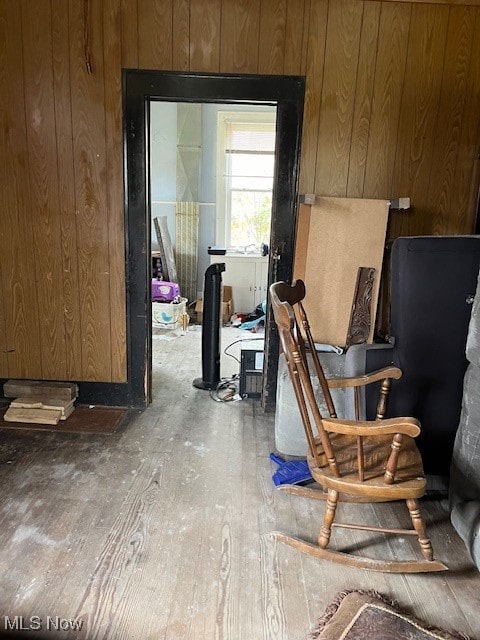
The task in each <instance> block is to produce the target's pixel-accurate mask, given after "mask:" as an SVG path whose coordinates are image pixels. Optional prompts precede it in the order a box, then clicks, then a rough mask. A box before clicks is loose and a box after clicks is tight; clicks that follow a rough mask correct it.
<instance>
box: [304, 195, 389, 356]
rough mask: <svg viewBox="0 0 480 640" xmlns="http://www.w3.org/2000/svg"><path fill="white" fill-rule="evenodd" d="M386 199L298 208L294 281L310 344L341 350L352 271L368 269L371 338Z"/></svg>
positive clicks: (330, 200)
mask: <svg viewBox="0 0 480 640" xmlns="http://www.w3.org/2000/svg"><path fill="white" fill-rule="evenodd" d="M388 210H389V201H388V200H364V199H356V198H324V197H317V198H316V201H315V204H314V205H304V204H302V205H300V210H299V220H298V228H297V246H296V252H295V271H294V275H295V278H301V279H302V280H304V282H305V286H306V289H307V297H306V300H305V308H306V311H307V314H308V317H309V320H310V324H311V328H312V333H313V337H314V340H315V342H320V343H322V344H333V345H339V346H345V343H346V340H347V332H348V324H349V321H350V314H351V311H352V302H353V297H354V292H355V284H356V279H357V271H358V268H359V267H373V268H374V269H375V270H376V271H375V281H374V286H373V293H372V307H371V317H372V328H371V331H370V336H369V340H368V342H372V340H373V332H374V323H375V315H376V309H377V302H378V292H379V285H380V276H381V271H382V261H383V253H384V247H385V235H386V229H387V220H388Z"/></svg>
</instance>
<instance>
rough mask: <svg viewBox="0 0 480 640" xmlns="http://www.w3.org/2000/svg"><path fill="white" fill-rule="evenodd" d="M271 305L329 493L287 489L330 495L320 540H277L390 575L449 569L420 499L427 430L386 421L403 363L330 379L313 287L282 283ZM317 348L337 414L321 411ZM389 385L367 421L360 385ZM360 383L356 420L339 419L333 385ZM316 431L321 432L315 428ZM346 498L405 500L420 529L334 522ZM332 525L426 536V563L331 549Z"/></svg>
mask: <svg viewBox="0 0 480 640" xmlns="http://www.w3.org/2000/svg"><path fill="white" fill-rule="evenodd" d="M270 296H271V303H272V308H273V313H274V316H275V321H276V324H277V326H278V330H279V334H280V340H281V344H282V348H283V351H284V353H285V358H286V362H287V366H288V371H289V374H290V378H291V380H292V384H293V389H294V392H295V397H296V400H297V403H298V407H299V410H300V415H301V418H302V422H303V426H304V429H305V434H306V437H307V443H308V454H307V460H308V464H309V467H310V471H311V474H312V476H313V478H314V479H315V480H316V482H318V483H319V484H320V485H321V486H322V488H323V491H319V490H315V489H310V488H307V487H299V486H293V485H292V486H286V485H284V486H282V489H283V490H286V491H288V492H290V493H294V494H296V495H301V496H305V497H310V498H315V499H320V500H322V499H324V500H326V509H325V515H324V520H323V525H322V527H321V529H320V533H319V536H318V545H315V544H311V543H309V542H305V541H303V540H299V539H297V538H292V537H290V536H287V535H284V534H282V533H278V532H275V533H273V534H272V535H273V537H274V539H276V540H279V541H281V542H284V543H286V544H288V545H290V546H292V547H294V548H296V549H298V550H300V551H302V552H304V553H307V554H309V555H312V556H316V557H319V558H325V559H328V560H333V561H335V562H339V563H342V564H346V565H350V566H354V567H359V568H364V569H371V570H374V571H384V572H390V573H416V572H428V571H444V570H446V569H447V567H446V566H445V565H444V564H442V563H441V562H438V561H435V560H434V559H433V550H432V545H431V542H430V540H429V538H428V537H427V533H426V529H425V524H424V521H423V518H422V515H421V513H420V508H419V504H418V498H420V497H421V496H422V495H424V493H425V485H426V480H425V476H424V473H423V465H422V459H421V456H420V453H419V451H418V449H417V447H416V444H415V441H414V438H415V437H416V436H417V435H418V434H419V433H420V425H419V423H418V421H417V420H415V418H391V419H384V417H385V413H386V407H387V400H388V393H389V389H390V384H391V380H392V379H398V378H400V377H401V375H402V372H401V371H400V369H397V368H396V367H387V368H385V369H381V370H380V371H376V372H374V373H371V374H368V375H364V376H360V377H356V378H343V379H339V378H335V379H332V380H327V379H326V378H325V375H324V372H323V369H322V366H321V364H320V360H319V358H318V355H317V351H316V349H315V344H314V341H313V338H312V335H311V332H310V327H309V324H308V319H307V315H306V313H305V309H304V307H303V304H302V300H303V299H304V298H305V285H304V283H303V282H302V281H301V280H297V281H296V282H294V283H293V285H292V286H290V285H288V284H286V283H285V282H276V283H274V284H272V285H271V287H270ZM307 349H308V351H309V352H310V353H311V357H312V360H313V365H314V369H315V373H316V375H317V376H318V380H319V383H320V388H321V391H322V394H323V396H324V400H325V405H326V407H327V410H328V413H329V417H328V418H324V417H323V416H322V415H321V413H320V410H319V408H318V404H317V401H316V398H315V393H314V389H313V386H312V381H311V377H310V371H309V366H308V361H307ZM373 382H381V388H380V399H379V402H378V406H377V415H376V420H372V421H361V420H359V404H360V403H359V388H360V387H362V386H364V385H367V384H370V383H373ZM335 387H336V388H339V387H350V388H353V393H354V402H355V416H356V420H343V419H339V418H337V415H336V413H335V407H334V404H333V401H332V397H331V394H330V389H331V388H335ZM314 428H315V429H316V433H314ZM339 499H340V500H342V501H346V502H363V503H372V502H392V501H396V500H405V501H406V505H407V508H408V511H409V513H410V518H411V520H412V524H413V529H386V528H381V527H371V526H367V525H363V524H347V523H345V524H340V523H336V522H334V520H335V512H336V507H337V503H338V500H339ZM332 526H336V527H344V528H347V529H361V530H366V531H376V532H382V533H392V534H397V535H414V536H417V537H418V541H419V544H420V550H421V553H422V555H423V557H424V560H400V561H394V560H391V561H390V560H385V561H383V560H376V559H370V558H366V557H360V556H355V555H353V554H349V553H342V552H340V551H334V550H331V549H327V546H328V544H329V542H330V534H331V529H332Z"/></svg>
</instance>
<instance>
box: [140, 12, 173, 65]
mask: <svg viewBox="0 0 480 640" xmlns="http://www.w3.org/2000/svg"><path fill="white" fill-rule="evenodd" d="M137 1H138V32H139V34H140V36H139V38H138V64H139V67H140V68H141V69H164V70H166V71H170V70H171V69H172V62H173V59H172V49H173V47H172V43H173V9H172V1H173V0H137Z"/></svg>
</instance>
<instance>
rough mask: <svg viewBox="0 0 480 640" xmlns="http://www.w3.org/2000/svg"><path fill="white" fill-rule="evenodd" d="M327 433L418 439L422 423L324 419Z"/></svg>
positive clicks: (388, 420)
mask: <svg viewBox="0 0 480 640" xmlns="http://www.w3.org/2000/svg"><path fill="white" fill-rule="evenodd" d="M322 425H323V427H324V429H325V431H329V432H333V433H344V434H346V435H351V436H376V435H387V434H392V435H395V434H397V433H399V434H400V433H401V434H403V435H406V436H410V437H411V438H416V437H417V436H418V434H419V433H420V422H419V421H418V420H417V419H416V418H389V419H387V420H343V419H342V418H324V419H323V420H322Z"/></svg>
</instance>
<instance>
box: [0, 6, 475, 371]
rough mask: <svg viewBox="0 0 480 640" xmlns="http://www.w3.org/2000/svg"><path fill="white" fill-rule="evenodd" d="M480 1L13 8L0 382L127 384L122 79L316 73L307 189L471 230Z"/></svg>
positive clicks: (409, 220) (305, 163)
mask: <svg viewBox="0 0 480 640" xmlns="http://www.w3.org/2000/svg"><path fill="white" fill-rule="evenodd" d="M479 5H480V0H465V1H464V2H460V1H458V0H456V1H452V2H446V1H440V0H438V1H436V2H434V1H428V2H420V1H418V0H415V1H411V2H405V1H397V2H391V1H387V0H385V1H369V0H366V1H362V0H35V2H31V0H21V1H20V0H0V95H1V96H2V100H1V104H0V118H1V120H0V135H1V140H0V216H1V225H0V376H1V377H18V378H28V377H32V378H39V379H41V378H44V379H60V380H89V381H104V382H122V381H125V379H126V329H125V327H126V322H125V293H124V291H125V273H124V251H125V243H124V230H123V229H124V226H123V216H124V211H123V176H122V115H121V114H122V103H121V70H122V67H123V68H144V69H157V70H178V71H194V72H197V71H205V72H225V73H261V74H292V75H306V77H307V91H306V103H305V121H304V135H303V142H302V166H301V184H300V191H301V192H303V193H317V194H321V195H329V196H350V197H365V198H391V197H397V196H409V197H410V198H411V201H412V209H411V211H410V212H408V213H398V214H392V217H391V225H390V227H391V228H390V235H391V237H396V236H398V235H401V234H403V235H412V234H461V233H471V232H472V230H473V225H474V219H475V209H476V203H477V196H478V184H479V182H478V176H479V161H478V154H479V151H480V129H479V113H480V6H479Z"/></svg>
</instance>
